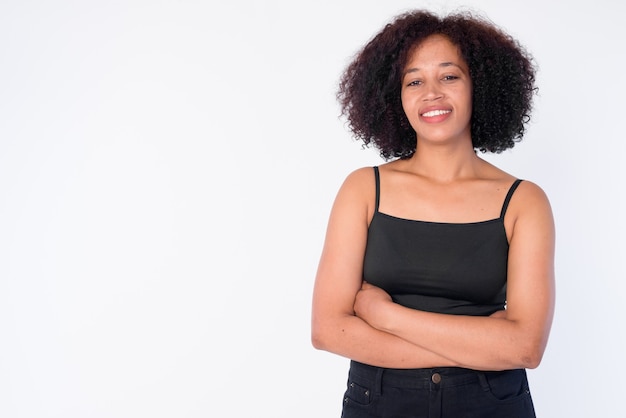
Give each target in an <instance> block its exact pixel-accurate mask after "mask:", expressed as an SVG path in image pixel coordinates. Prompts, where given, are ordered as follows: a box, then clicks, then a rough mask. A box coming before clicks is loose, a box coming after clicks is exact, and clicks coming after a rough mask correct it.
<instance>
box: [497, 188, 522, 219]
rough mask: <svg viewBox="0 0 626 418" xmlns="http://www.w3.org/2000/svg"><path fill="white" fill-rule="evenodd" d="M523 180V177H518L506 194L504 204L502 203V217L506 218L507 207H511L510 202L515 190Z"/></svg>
mask: <svg viewBox="0 0 626 418" xmlns="http://www.w3.org/2000/svg"><path fill="white" fill-rule="evenodd" d="M521 182H522V179H517V180H515V182H514V183H513V185H512V186H511V188H510V189H509V192H508V193H507V194H506V198H505V199H504V204H503V205H502V211H501V212H500V219H504V214H505V213H506V209H507V208H508V207H509V202H510V201H511V197H512V196H513V192H515V189H517V186H519V184H520V183H521Z"/></svg>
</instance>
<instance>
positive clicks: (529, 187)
mask: <svg viewBox="0 0 626 418" xmlns="http://www.w3.org/2000/svg"><path fill="white" fill-rule="evenodd" d="M511 205H512V208H515V207H517V209H518V210H524V208H526V207H528V206H533V205H540V206H545V205H548V206H549V205H550V202H549V199H548V196H547V195H546V193H545V192H544V191H543V189H542V188H541V187H539V186H538V185H537V184H536V183H533V182H532V181H529V180H522V181H520V183H519V186H518V187H517V189H516V190H515V193H513V196H512V198H511Z"/></svg>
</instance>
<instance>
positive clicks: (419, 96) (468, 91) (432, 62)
mask: <svg viewBox="0 0 626 418" xmlns="http://www.w3.org/2000/svg"><path fill="white" fill-rule="evenodd" d="M401 94H402V107H403V108H404V112H405V113H406V115H407V118H408V119H409V122H410V123H411V126H412V127H413V129H415V132H417V137H418V139H419V141H420V143H421V142H423V141H432V142H434V143H448V142H451V141H467V140H469V141H470V143H471V133H470V118H471V116H472V81H471V79H470V76H469V68H468V67H467V64H466V62H465V60H464V59H463V58H462V57H461V54H460V51H459V48H458V47H457V46H456V45H454V44H453V43H452V42H450V41H449V40H448V38H446V37H444V36H442V35H432V36H430V37H428V38H426V39H425V40H424V41H423V42H422V43H420V44H419V45H418V46H417V47H416V48H415V49H414V50H413V52H412V53H411V54H410V56H409V60H408V62H407V65H406V67H405V69H404V75H403V79H402V93H401Z"/></svg>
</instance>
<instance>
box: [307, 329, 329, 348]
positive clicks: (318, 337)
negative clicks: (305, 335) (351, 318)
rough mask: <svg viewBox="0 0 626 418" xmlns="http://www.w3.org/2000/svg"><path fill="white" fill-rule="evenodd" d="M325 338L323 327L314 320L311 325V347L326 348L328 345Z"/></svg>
mask: <svg viewBox="0 0 626 418" xmlns="http://www.w3.org/2000/svg"><path fill="white" fill-rule="evenodd" d="M327 339H328V338H327V335H326V333H325V332H324V329H323V327H321V326H320V325H319V324H316V323H315V322H314V323H313V324H312V326H311V344H312V345H313V347H314V348H315V349H317V350H326V349H327V347H328V344H327Z"/></svg>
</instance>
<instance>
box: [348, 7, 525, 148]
mask: <svg viewBox="0 0 626 418" xmlns="http://www.w3.org/2000/svg"><path fill="white" fill-rule="evenodd" d="M437 34H438V35H443V36H446V37H447V38H448V39H449V40H450V41H451V42H452V43H453V44H455V45H457V46H458V47H459V50H460V53H461V56H462V57H463V59H464V60H465V62H466V63H467V65H468V67H469V73H470V77H471V80H472V88H473V90H472V91H473V94H472V117H471V121H470V123H471V136H472V143H473V146H474V148H475V149H477V150H480V151H481V152H483V153H484V152H494V153H500V152H502V151H504V150H506V149H508V148H512V147H513V146H514V145H515V142H518V141H520V140H521V139H522V136H523V135H524V131H525V125H526V124H527V123H528V122H529V121H530V111H531V108H532V99H533V95H534V93H535V91H536V90H537V88H536V87H535V65H534V63H533V59H532V57H531V56H530V55H529V54H528V53H527V52H526V50H525V49H524V48H523V47H522V46H521V45H520V44H519V43H518V42H517V41H516V40H515V39H513V38H512V37H511V36H510V35H508V34H506V33H505V32H503V31H502V30H501V29H499V28H498V27H496V26H495V25H494V24H493V23H491V22H490V21H488V20H486V19H484V18H479V17H476V16H475V15H473V14H471V13H469V12H459V13H454V14H450V15H448V16H445V17H443V18H440V17H438V16H436V15H435V14H433V13H431V12H428V11H424V10H415V11H412V12H408V13H404V14H402V15H399V16H397V17H396V18H395V19H394V20H393V21H392V22H391V23H388V24H387V25H386V26H385V27H384V28H383V29H382V30H381V31H380V32H379V33H378V34H377V35H376V36H374V37H373V38H372V39H371V40H370V41H369V42H368V43H367V44H366V45H365V46H364V47H363V49H361V51H360V52H359V53H357V55H356V57H355V58H354V60H353V61H352V63H351V64H350V65H348V67H347V68H346V70H345V71H344V73H343V74H342V76H341V79H340V82H339V90H338V92H337V99H338V101H339V104H340V106H341V116H345V117H346V118H347V122H348V126H349V128H350V130H351V131H352V132H353V134H354V136H355V138H356V139H359V140H362V141H363V143H364V145H365V146H370V145H373V146H375V147H376V148H378V149H379V150H380V155H381V157H383V158H384V159H386V160H389V159H392V158H395V157H399V158H409V157H410V156H411V155H413V153H414V152H415V149H416V146H417V141H419V138H416V133H415V130H413V128H412V127H411V125H410V124H409V120H408V118H407V116H406V115H405V113H404V110H403V108H402V102H401V97H400V93H401V88H402V77H403V71H404V68H405V66H406V65H407V62H408V60H409V58H410V54H411V52H412V51H413V50H414V47H416V46H417V45H419V44H420V43H421V42H422V41H424V40H425V39H426V38H428V37H429V36H431V35H437Z"/></svg>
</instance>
